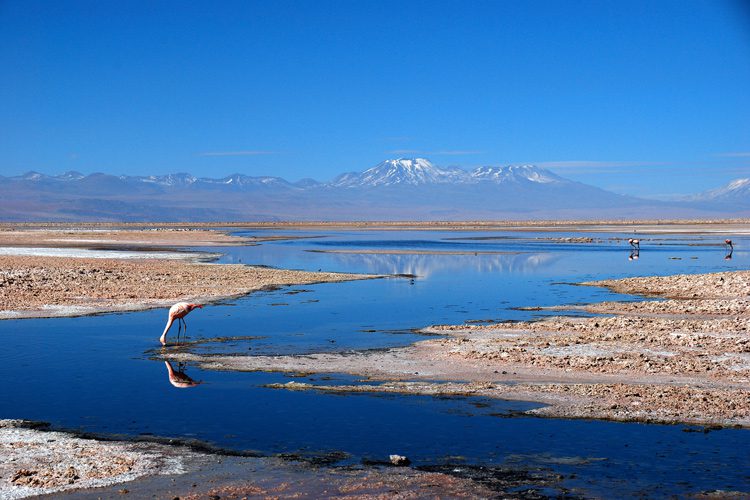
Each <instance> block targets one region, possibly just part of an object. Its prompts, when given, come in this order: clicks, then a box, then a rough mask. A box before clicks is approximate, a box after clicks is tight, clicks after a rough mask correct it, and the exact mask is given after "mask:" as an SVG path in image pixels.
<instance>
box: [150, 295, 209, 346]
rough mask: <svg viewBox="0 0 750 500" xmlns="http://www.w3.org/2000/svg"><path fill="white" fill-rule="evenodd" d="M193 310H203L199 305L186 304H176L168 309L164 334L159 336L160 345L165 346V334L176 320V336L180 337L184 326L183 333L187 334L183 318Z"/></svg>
mask: <svg viewBox="0 0 750 500" xmlns="http://www.w3.org/2000/svg"><path fill="white" fill-rule="evenodd" d="M193 309H203V306H202V305H200V304H188V303H187V302H178V303H176V304H175V305H173V306H172V307H170V308H169V319H167V326H166V327H164V333H162V334H161V337H160V338H159V342H161V344H162V345H166V344H167V332H168V331H169V329H170V328H172V323H173V322H174V320H177V336H178V337H179V336H180V331H181V330H182V326H183V325H185V332H187V323H185V316H187V315H188V314H190V311H192V310H193Z"/></svg>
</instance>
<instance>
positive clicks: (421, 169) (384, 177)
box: [332, 158, 466, 187]
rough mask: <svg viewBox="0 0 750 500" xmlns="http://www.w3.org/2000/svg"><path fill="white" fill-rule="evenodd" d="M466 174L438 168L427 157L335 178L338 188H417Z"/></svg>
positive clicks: (447, 181)
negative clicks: (407, 186)
mask: <svg viewBox="0 0 750 500" xmlns="http://www.w3.org/2000/svg"><path fill="white" fill-rule="evenodd" d="M465 176H466V172H464V171H463V170H461V169H457V168H439V167H436V166H434V165H433V164H432V163H431V162H430V161H429V160H427V159H425V158H398V159H395V160H385V161H384V162H381V163H379V164H377V165H375V166H374V167H372V168H368V169H367V170H365V171H364V172H361V173H358V172H349V173H346V174H342V175H340V176H338V177H337V178H336V179H334V181H333V183H332V185H333V186H336V187H364V186H368V187H374V186H403V185H411V186H418V185H422V184H445V183H451V182H460V181H462V180H463V177H465Z"/></svg>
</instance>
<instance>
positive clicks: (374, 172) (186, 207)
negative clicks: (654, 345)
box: [0, 158, 750, 221]
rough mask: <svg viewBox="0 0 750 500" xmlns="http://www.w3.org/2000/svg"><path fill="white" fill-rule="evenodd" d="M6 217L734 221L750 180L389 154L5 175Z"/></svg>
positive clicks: (1, 190) (748, 197) (0, 190)
mask: <svg viewBox="0 0 750 500" xmlns="http://www.w3.org/2000/svg"><path fill="white" fill-rule="evenodd" d="M0 198H1V199H2V203H1V204H0V219H2V220H6V221H9V220H51V221H53V220H71V221H73V220H118V221H120V220H121V221H160V220H161V221H171V220H175V221H211V220H213V221H220V220H221V221H237V220H248V221H250V220H467V219H535V218H536V219H539V218H545V219H569V218H584V219H602V218H635V217H728V216H739V215H743V213H747V212H749V211H750V179H740V180H737V181H734V182H732V183H731V184H729V185H728V186H726V187H724V188H720V189H716V190H713V191H707V192H705V193H702V194H699V195H695V196H693V197H691V198H688V199H685V200H682V201H675V202H663V201H655V200H646V199H641V198H635V197H630V196H623V195H619V194H615V193H612V192H609V191H605V190H603V189H599V188H597V187H594V186H590V185H587V184H582V183H579V182H575V181H572V180H569V179H565V178H564V177H560V176H559V175H556V174H554V173H552V172H550V171H549V170H546V169H543V168H539V167H536V166H533V165H519V166H503V167H494V166H486V167H480V168H477V169H474V170H472V171H466V170H463V169H461V168H457V167H450V168H441V167H437V166H435V165H433V164H432V163H431V162H430V161H429V160H426V159H424V158H414V159H405V158H399V159H395V160H386V161H384V162H382V163H380V164H378V165H376V166H374V167H372V168H369V169H367V170H364V171H361V172H349V173H344V174H341V175H339V176H337V177H336V178H335V179H333V180H332V181H331V182H318V181H316V180H313V179H303V180H301V181H298V182H294V183H292V182H288V181H286V180H284V179H282V178H280V177H268V176H263V177H253V176H247V175H242V174H234V175H230V176H228V177H223V178H220V179H212V178H206V177H201V178H198V177H194V176H192V175H190V174H187V173H176V174H169V175H159V176H157V175H152V176H115V175H108V174H101V173H96V174H91V175H83V174H81V173H79V172H73V171H71V172H66V173H64V174H62V175H57V176H49V175H44V174H41V173H38V172H28V173H26V174H24V175H21V176H15V177H2V176H0Z"/></svg>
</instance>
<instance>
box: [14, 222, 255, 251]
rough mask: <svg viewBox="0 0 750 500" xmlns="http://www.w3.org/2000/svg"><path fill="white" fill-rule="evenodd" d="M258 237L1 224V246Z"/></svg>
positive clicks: (203, 242) (201, 242)
mask: <svg viewBox="0 0 750 500" xmlns="http://www.w3.org/2000/svg"><path fill="white" fill-rule="evenodd" d="M254 241H259V240H258V239H257V238H238V237H236V236H231V235H230V234H227V233H225V232H222V231H216V230H213V229H195V228H174V227H167V228H156V227H154V228H148V229H128V230H119V229H111V228H107V227H97V226H93V227H88V228H83V227H81V226H79V225H77V226H76V227H65V226H60V227H59V228H39V229H31V228H26V227H15V226H8V225H0V247H4V246H30V247H55V248H60V247H65V248H69V247H74V248H90V247H96V248H132V247H179V246H227V245H239V244H252V243H253V242H254Z"/></svg>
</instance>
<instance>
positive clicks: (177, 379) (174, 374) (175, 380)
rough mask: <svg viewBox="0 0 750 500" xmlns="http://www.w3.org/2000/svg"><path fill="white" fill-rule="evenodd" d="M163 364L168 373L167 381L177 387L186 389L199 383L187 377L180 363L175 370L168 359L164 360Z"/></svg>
mask: <svg viewBox="0 0 750 500" xmlns="http://www.w3.org/2000/svg"><path fill="white" fill-rule="evenodd" d="M164 364H165V365H167V375H169V383H170V384H172V385H173V386H175V387H177V388H178V389H186V388H188V387H195V386H196V385H200V384H201V382H200V381H198V380H193V379H192V378H190V377H188V376H187V373H185V368H184V367H183V366H182V365H181V364H178V365H177V370H176V371H175V369H174V368H172V364H171V363H170V362H169V361H164Z"/></svg>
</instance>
